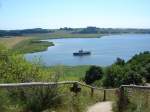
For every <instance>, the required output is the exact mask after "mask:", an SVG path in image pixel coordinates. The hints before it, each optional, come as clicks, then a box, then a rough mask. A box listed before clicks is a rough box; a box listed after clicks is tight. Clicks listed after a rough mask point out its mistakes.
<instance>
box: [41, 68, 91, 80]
mask: <svg viewBox="0 0 150 112" xmlns="http://www.w3.org/2000/svg"><path fill="white" fill-rule="evenodd" d="M89 67H90V66H86V65H84V66H63V65H58V66H50V67H47V68H45V71H47V72H48V73H49V74H57V75H59V80H60V81H66V80H77V81H82V78H83V77H84V76H85V73H86V71H87V70H88V69H89ZM44 77H45V80H46V79H47V78H48V77H49V75H48V74H45V75H44V76H43V78H44Z"/></svg>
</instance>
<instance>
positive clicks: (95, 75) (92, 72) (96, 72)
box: [84, 66, 103, 84]
mask: <svg viewBox="0 0 150 112" xmlns="http://www.w3.org/2000/svg"><path fill="white" fill-rule="evenodd" d="M102 76H103V70H102V68H101V67H99V66H91V67H90V68H89V70H88V71H86V75H85V78H84V81H85V82H86V84H91V83H93V82H94V81H96V80H99V79H101V78H102Z"/></svg>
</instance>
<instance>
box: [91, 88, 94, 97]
mask: <svg viewBox="0 0 150 112" xmlns="http://www.w3.org/2000/svg"><path fill="white" fill-rule="evenodd" d="M93 94H94V88H91V97H93Z"/></svg>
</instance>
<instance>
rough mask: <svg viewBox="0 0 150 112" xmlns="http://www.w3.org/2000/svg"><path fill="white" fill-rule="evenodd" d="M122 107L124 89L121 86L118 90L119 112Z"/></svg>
mask: <svg viewBox="0 0 150 112" xmlns="http://www.w3.org/2000/svg"><path fill="white" fill-rule="evenodd" d="M123 106H124V87H123V86H121V87H120V89H119V101H118V109H119V112H122V109H123Z"/></svg>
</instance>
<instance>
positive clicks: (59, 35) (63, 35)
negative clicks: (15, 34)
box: [25, 32, 103, 39]
mask: <svg viewBox="0 0 150 112" xmlns="http://www.w3.org/2000/svg"><path fill="white" fill-rule="evenodd" d="M25 36H27V37H28V36H29V37H34V38H35V39H55V38H99V37H101V36H103V35H102V34H72V33H68V32H55V33H44V34H32V35H25Z"/></svg>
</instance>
